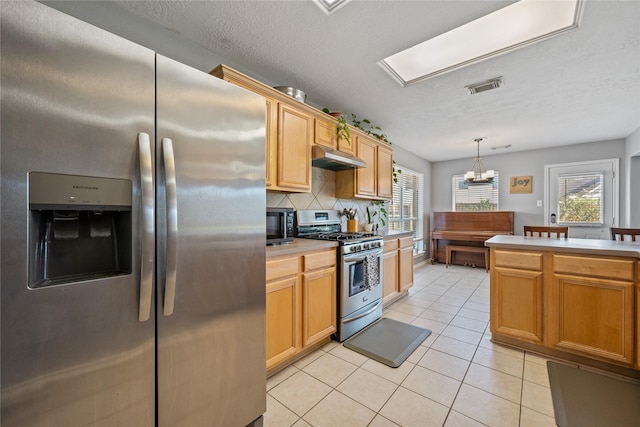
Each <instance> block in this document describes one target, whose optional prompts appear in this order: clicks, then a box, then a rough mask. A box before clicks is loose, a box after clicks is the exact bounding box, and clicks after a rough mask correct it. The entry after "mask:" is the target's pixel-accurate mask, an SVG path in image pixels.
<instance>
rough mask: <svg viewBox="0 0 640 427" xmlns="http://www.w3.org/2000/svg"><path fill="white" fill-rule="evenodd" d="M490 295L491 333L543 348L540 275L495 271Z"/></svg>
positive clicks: (496, 269) (507, 270) (528, 272)
mask: <svg viewBox="0 0 640 427" xmlns="http://www.w3.org/2000/svg"><path fill="white" fill-rule="evenodd" d="M490 292H491V312H492V313H496V315H495V316H491V328H492V330H493V331H495V332H497V333H500V334H503V335H506V336H511V337H514V338H517V339H521V340H525V341H529V342H533V343H537V344H542V342H543V335H542V330H543V329H542V319H543V318H542V309H543V306H544V304H543V301H542V272H541V271H528V270H517V269H510V268H501V267H496V268H495V271H494V272H492V280H491V291H490Z"/></svg>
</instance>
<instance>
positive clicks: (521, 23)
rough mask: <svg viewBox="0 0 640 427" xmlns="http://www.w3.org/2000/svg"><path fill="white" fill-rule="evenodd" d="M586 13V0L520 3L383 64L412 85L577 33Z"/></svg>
mask: <svg viewBox="0 0 640 427" xmlns="http://www.w3.org/2000/svg"><path fill="white" fill-rule="evenodd" d="M581 9H582V0H556V1H540V0H520V1H519V2H517V3H513V4H511V5H509V6H506V7H504V8H502V9H500V10H497V11H495V12H493V13H490V14H489V15H486V16H483V17H482V18H478V19H476V20H475V21H471V22H469V23H467V24H465V25H462V26H461V27H458V28H455V29H453V30H451V31H448V32H446V33H444V34H441V35H439V36H436V37H434V38H432V39H430V40H427V41H425V42H422V43H420V44H417V45H415V46H413V47H410V48H409V49H406V50H403V51H402V52H399V53H396V54H394V55H392V56H389V57H387V58H385V59H383V60H382V61H380V62H379V64H380V65H381V66H382V67H383V68H384V69H385V70H386V71H387V72H389V73H390V74H391V75H392V76H393V77H394V78H395V79H396V80H398V82H399V83H400V84H402V85H403V86H408V85H410V84H412V83H416V82H419V81H422V80H424V79H427V78H429V77H433V76H437V75H439V74H443V73H446V72H449V71H452V70H455V69H458V68H461V67H464V66H466V65H470V64H473V63H476V62H479V61H482V60H485V59H487V58H490V57H493V56H496V55H501V54H503V53H506V52H509V51H511V50H515V49H519V48H521V47H524V46H527V45H530V44H533V43H537V42H539V41H542V40H545V39H547V38H550V37H554V36H556V35H559V34H561V33H563V32H565V31H569V30H572V29H574V28H576V27H577V26H578V23H579V20H580V15H581Z"/></svg>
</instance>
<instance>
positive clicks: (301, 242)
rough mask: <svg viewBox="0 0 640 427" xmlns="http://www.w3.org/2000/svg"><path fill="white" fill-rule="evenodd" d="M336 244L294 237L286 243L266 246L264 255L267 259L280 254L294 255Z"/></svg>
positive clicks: (336, 243)
mask: <svg viewBox="0 0 640 427" xmlns="http://www.w3.org/2000/svg"><path fill="white" fill-rule="evenodd" d="M337 246H338V242H332V241H327V240H314V239H298V238H295V239H293V242H290V243H287V244H286V245H273V246H267V249H266V255H267V259H268V258H272V257H277V256H281V255H295V254H299V253H302V252H311V251H317V250H322V249H330V248H336V247H337Z"/></svg>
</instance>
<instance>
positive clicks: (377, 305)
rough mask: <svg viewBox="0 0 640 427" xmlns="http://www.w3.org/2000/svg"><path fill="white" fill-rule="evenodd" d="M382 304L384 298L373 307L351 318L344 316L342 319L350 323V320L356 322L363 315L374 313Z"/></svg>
mask: <svg viewBox="0 0 640 427" xmlns="http://www.w3.org/2000/svg"><path fill="white" fill-rule="evenodd" d="M380 304H382V300H380V301H378V303H377V304H376V305H374V306H373V307H372V308H370V309H369V310H367V311H365V312H364V313H360V314H358V315H357V316H355V317H349V318H346V317H345V318H344V319H342V322H343V323H349V322H355V321H356V320H358V319H362V318H363V317H366V316H368V315H370V314H371V313H373V312H374V311H376V310H377V309H378V307H380Z"/></svg>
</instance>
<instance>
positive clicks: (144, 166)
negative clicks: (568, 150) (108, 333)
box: [138, 132, 155, 322]
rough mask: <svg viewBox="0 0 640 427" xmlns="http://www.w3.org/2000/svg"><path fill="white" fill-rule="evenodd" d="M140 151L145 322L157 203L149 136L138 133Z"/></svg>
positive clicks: (142, 308) (142, 311) (140, 315)
mask: <svg viewBox="0 0 640 427" xmlns="http://www.w3.org/2000/svg"><path fill="white" fill-rule="evenodd" d="M138 150H139V153H138V154H139V157H140V193H141V197H142V242H141V245H142V254H141V261H140V308H139V310H138V320H139V321H140V322H145V321H147V320H149V316H150V313H151V297H152V290H153V270H154V257H155V235H154V221H155V212H154V205H155V203H154V199H153V198H154V194H153V192H154V190H153V163H152V161H151V142H150V139H149V134H147V133H144V132H140V133H138Z"/></svg>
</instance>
